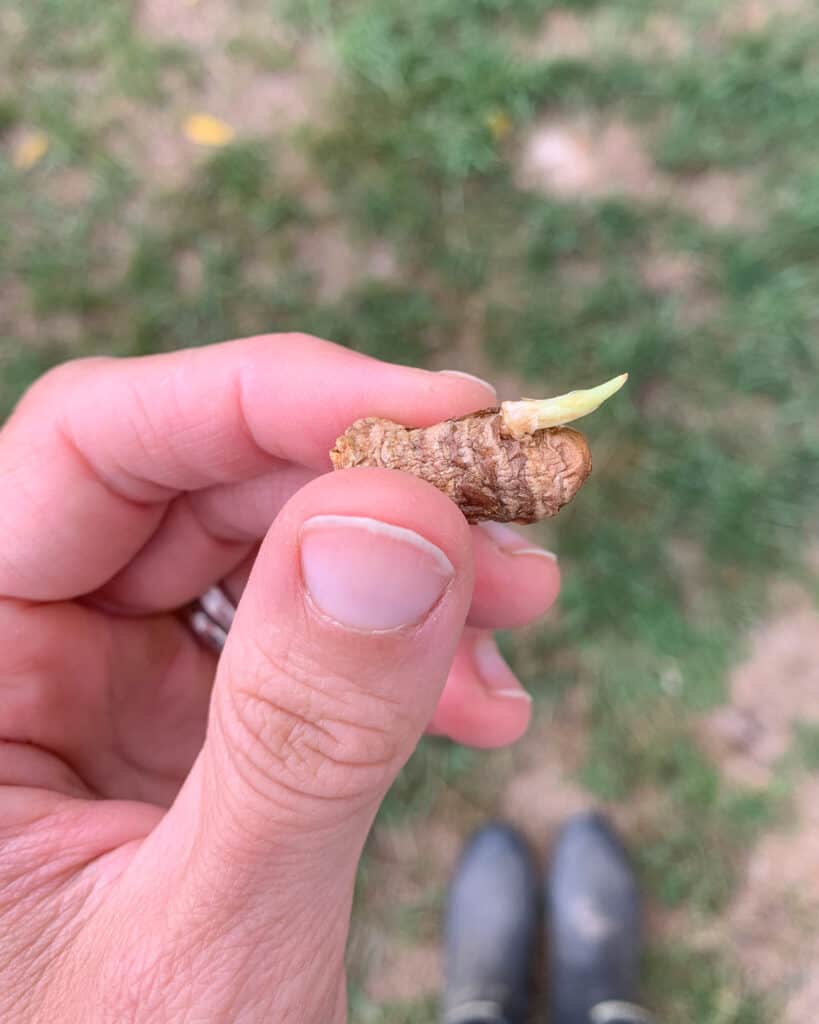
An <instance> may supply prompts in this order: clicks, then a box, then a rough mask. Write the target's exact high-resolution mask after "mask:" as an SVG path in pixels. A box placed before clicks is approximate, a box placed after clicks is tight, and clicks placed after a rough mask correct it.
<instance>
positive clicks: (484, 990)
mask: <svg viewBox="0 0 819 1024" xmlns="http://www.w3.org/2000/svg"><path fill="white" fill-rule="evenodd" d="M539 890H540V885H539V882H538V878H537V874H536V871H535V865H534V862H533V860H532V857H531V854H530V852H529V848H528V846H527V845H526V841H525V840H524V839H523V837H522V836H521V835H520V834H519V833H518V832H517V831H515V830H514V829H512V828H511V827H509V826H508V825H504V824H501V823H492V824H489V825H486V826H484V827H483V828H482V829H480V830H479V831H478V832H477V833H476V834H475V835H474V836H473V837H472V839H471V840H470V841H469V842H468V843H467V845H466V847H465V848H464V851H463V853H462V854H461V859H460V861H459V863H458V866H457V867H456V869H455V874H454V876H453V879H452V882H451V883H450V888H449V897H448V900H447V907H446V916H445V940H444V941H445V975H446V981H445V989H444V999H443V1017H442V1019H443V1021H444V1024H523V1022H524V1020H525V1019H526V1014H527V1013H528V1009H529V999H530V982H531V977H532V958H533V954H534V950H535V943H536V940H537V934H538V925H539V903H540V892H539Z"/></svg>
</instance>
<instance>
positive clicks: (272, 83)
mask: <svg viewBox="0 0 819 1024" xmlns="http://www.w3.org/2000/svg"><path fill="white" fill-rule="evenodd" d="M137 28H138V30H139V31H140V32H141V33H142V34H143V35H144V36H145V37H146V38H147V39H148V40H150V41H153V42H158V43H176V44H180V45H182V46H185V47H188V48H189V49H190V50H191V51H192V53H193V55H194V57H195V58H196V60H197V67H198V73H197V74H195V75H192V76H187V77H184V78H177V79H176V80H175V81H174V82H173V84H172V85H168V86H167V87H166V88H167V92H168V95H167V97H166V99H165V101H164V102H163V104H162V106H161V108H154V107H150V108H147V107H141V106H139V105H138V104H135V103H130V102H129V103H123V104H121V105H120V109H118V110H117V111H116V112H115V114H116V126H115V129H118V130H115V132H114V140H113V142H114V147H115V150H116V151H117V152H118V154H119V155H120V156H122V157H123V158H124V159H126V161H127V163H128V166H129V167H130V168H131V169H132V170H134V171H135V173H137V174H138V175H139V176H140V177H141V178H142V179H143V180H144V181H146V182H147V183H148V184H155V183H159V184H160V185H161V186H162V187H166V188H167V187H169V186H173V185H179V184H181V183H182V182H184V180H185V179H186V177H187V175H188V174H189V173H190V170H191V168H192V167H193V166H194V165H195V164H196V162H197V161H198V160H199V159H200V158H201V157H202V155H203V150H202V149H201V148H200V147H199V146H197V145H196V144H195V143H192V142H191V141H190V140H189V139H187V138H186V137H185V134H184V131H183V124H184V122H185V118H186V117H188V116H190V115H191V114H196V113H205V114H208V115H211V116H213V117H216V118H219V119H220V120H222V121H225V122H226V123H227V124H228V125H230V127H231V128H232V129H233V130H234V132H235V133H236V137H237V138H238V139H240V140H241V139H242V138H248V137H253V136H255V135H264V136H265V137H270V135H271V134H272V135H273V136H274V137H275V136H278V137H280V138H281V140H282V152H281V154H280V156H281V157H282V158H283V160H280V161H279V164H280V165H281V164H282V163H286V162H287V157H288V145H287V140H288V136H289V135H290V134H291V133H292V132H293V131H294V130H295V129H296V128H298V127H300V126H301V125H303V124H305V123H307V122H308V121H309V122H311V123H315V122H316V121H320V119H321V113H322V110H323V109H324V107H325V105H326V104H325V100H326V97H327V95H328V93H329V91H330V90H331V89H332V83H333V81H334V63H333V60H332V58H331V55H330V53H329V50H328V49H327V48H326V47H324V46H323V45H322V44H321V43H320V42H319V41H318V40H317V39H316V38H314V37H311V38H310V39H309V40H308V39H303V38H300V37H298V36H296V35H294V34H293V33H292V32H291V31H289V30H288V29H287V28H286V27H285V26H284V25H282V24H281V23H280V22H277V21H276V20H275V19H273V18H271V17H270V14H269V12H267V11H265V10H264V9H263V8H261V7H258V6H251V7H249V8H245V9H243V8H242V7H239V8H237V7H236V6H234V5H231V4H226V3H224V2H221V0H220V2H215V0H201V2H199V3H196V4H187V3H180V2H179V0H142V3H141V4H140V5H139V8H138V17H137ZM243 37H244V38H249V39H252V40H253V42H254V45H255V46H256V47H257V48H258V50H259V52H260V54H262V55H263V54H264V52H265V48H266V47H269V49H270V50H271V51H273V50H275V52H276V53H277V54H281V61H280V66H279V67H272V68H271V67H265V66H262V62H261V61H256V62H254V61H249V60H246V59H242V57H241V56H237V55H236V54H235V53H233V52H231V43H232V42H233V41H235V40H236V39H237V38H239V39H241V38H243ZM204 152H205V153H206V152H207V150H204ZM297 170H298V172H302V171H303V165H302V163H301V162H299V163H298V165H297Z"/></svg>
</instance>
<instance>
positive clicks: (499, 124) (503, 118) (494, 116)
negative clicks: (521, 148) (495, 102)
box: [486, 110, 513, 142]
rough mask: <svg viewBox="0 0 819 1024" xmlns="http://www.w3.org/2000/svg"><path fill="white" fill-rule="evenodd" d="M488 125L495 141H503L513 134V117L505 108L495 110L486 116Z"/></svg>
mask: <svg viewBox="0 0 819 1024" xmlns="http://www.w3.org/2000/svg"><path fill="white" fill-rule="evenodd" d="M486 127H487V128H488V129H489V131H490V132H491V134H492V138H493V139H494V140H495V142H503V140H504V139H508V138H509V136H510V135H511V134H512V128H513V124H512V118H511V117H510V116H509V115H508V114H507V113H506V111H505V110H493V111H491V113H489V114H487V116H486Z"/></svg>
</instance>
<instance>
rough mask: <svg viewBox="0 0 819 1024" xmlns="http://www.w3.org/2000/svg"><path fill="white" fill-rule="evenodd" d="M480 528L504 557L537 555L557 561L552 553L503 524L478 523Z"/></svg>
mask: <svg viewBox="0 0 819 1024" xmlns="http://www.w3.org/2000/svg"><path fill="white" fill-rule="evenodd" d="M478 525H479V526H480V528H481V529H482V530H483V531H484V532H485V533H487V534H489V537H490V539H491V541H492V543H493V544H494V545H495V547H498V548H500V549H501V551H502V552H503V553H504V554H505V555H538V556H539V557H540V558H548V559H549V560H550V561H552V562H556V561H557V555H556V554H555V553H554V551H547V550H546V548H539V547H536V546H535V545H534V544H531V543H530V542H529V540H528V539H527V538H526V537H522V536H521V535H520V534H519V533H518V531H517V530H513V529H512V527H511V526H506V525H505V524H504V523H479V524H478Z"/></svg>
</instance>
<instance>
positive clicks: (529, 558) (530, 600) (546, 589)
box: [469, 523, 560, 629]
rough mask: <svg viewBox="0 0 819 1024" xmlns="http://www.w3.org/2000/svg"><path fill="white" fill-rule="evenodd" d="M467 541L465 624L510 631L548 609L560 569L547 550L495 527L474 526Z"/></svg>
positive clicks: (505, 529)
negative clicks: (470, 569) (469, 580)
mask: <svg viewBox="0 0 819 1024" xmlns="http://www.w3.org/2000/svg"><path fill="white" fill-rule="evenodd" d="M472 540H473V544H474V548H475V592H474V594H473V596H472V607H471V609H470V612H469V624H470V625H471V626H480V627H481V628H483V629H512V628H514V627H516V626H525V625H528V624H529V623H530V622H534V621H535V619H538V618H540V616H541V615H543V614H544V613H545V612H546V611H548V610H549V608H551V606H552V605H553V604H554V602H555V600H556V598H557V595H558V592H559V590H560V569H559V568H558V564H557V558H556V556H555V555H553V554H552V552H551V551H546V550H545V549H544V548H541V547H539V546H537V545H536V544H534V543H533V542H532V541H530V540H529V539H528V538H527V537H525V536H523V535H522V534H520V533H518V531H517V530H513V529H512V528H511V527H510V526H505V525H502V524H500V523H482V524H481V525H480V526H478V527H475V528H474V529H473V530H472Z"/></svg>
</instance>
